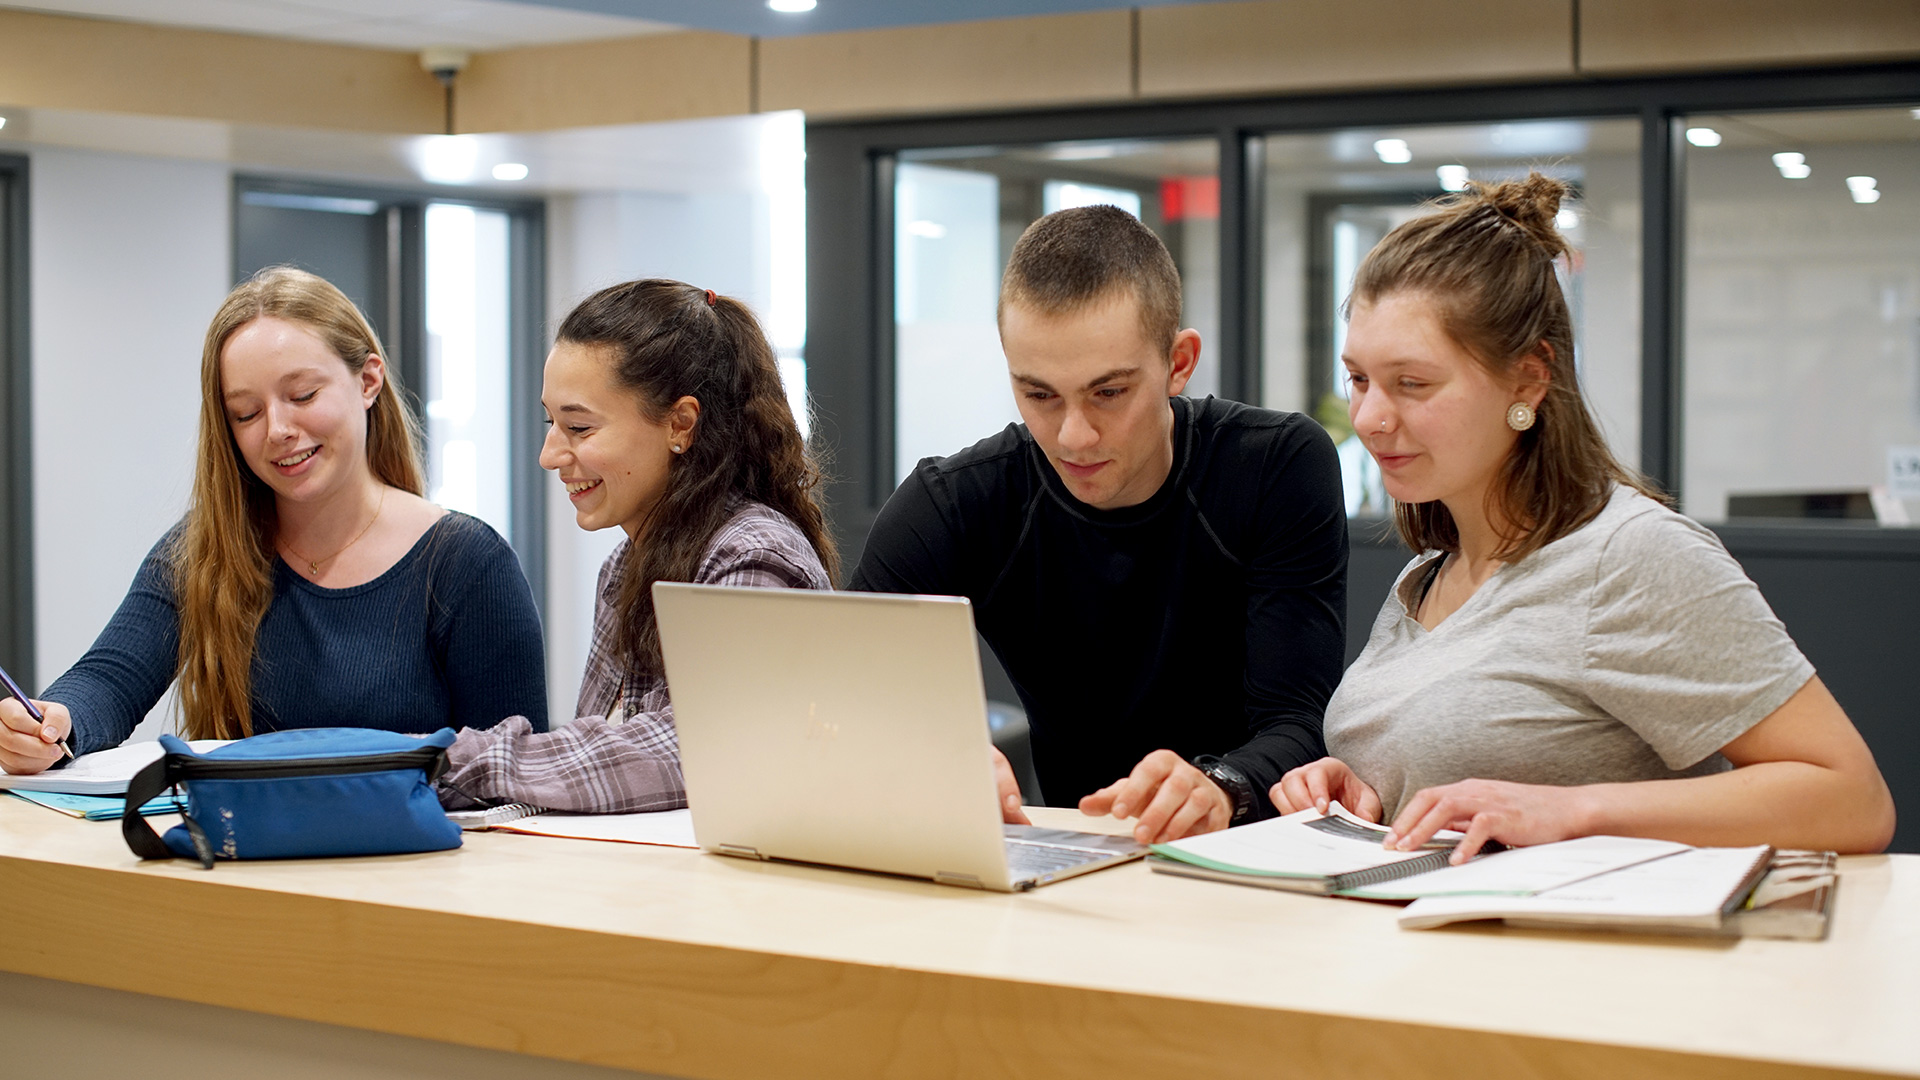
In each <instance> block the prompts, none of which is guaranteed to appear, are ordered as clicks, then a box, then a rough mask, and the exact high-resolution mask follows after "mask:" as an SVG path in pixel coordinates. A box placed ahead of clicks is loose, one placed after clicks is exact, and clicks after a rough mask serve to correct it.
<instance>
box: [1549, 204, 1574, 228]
mask: <svg viewBox="0 0 1920 1080" xmlns="http://www.w3.org/2000/svg"><path fill="white" fill-rule="evenodd" d="M1578 224H1580V211H1578V210H1575V209H1574V208H1573V207H1571V206H1563V207H1561V208H1560V212H1559V213H1557V214H1555V215H1553V227H1554V228H1556V229H1559V230H1560V231H1561V232H1566V231H1567V230H1569V229H1571V228H1573V227H1574V226H1576V225H1578Z"/></svg>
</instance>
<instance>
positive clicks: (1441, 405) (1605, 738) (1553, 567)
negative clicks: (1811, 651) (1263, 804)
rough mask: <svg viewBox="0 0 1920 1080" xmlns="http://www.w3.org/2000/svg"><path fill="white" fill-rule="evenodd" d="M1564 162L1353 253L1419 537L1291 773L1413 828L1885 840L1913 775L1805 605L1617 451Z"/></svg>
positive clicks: (1470, 840)
mask: <svg viewBox="0 0 1920 1080" xmlns="http://www.w3.org/2000/svg"><path fill="white" fill-rule="evenodd" d="M1566 192H1567V188H1566V186H1565V185H1564V184H1561V183H1560V182H1559V181H1556V180H1551V179H1548V178H1546V177H1543V176H1541V175H1539V174H1537V173H1536V174H1533V175H1532V176H1530V177H1528V179H1526V180H1524V181H1510V182H1507V183H1501V184H1496V185H1490V186H1483V185H1470V189H1469V190H1468V191H1467V192H1465V193H1463V194H1462V195H1459V196H1456V197H1454V198H1452V199H1451V200H1449V201H1448V202H1446V203H1444V204H1442V206H1441V207H1440V208H1439V209H1438V212H1436V213H1433V214H1430V215H1427V216H1424V217H1421V218H1417V219H1415V220H1413V221H1410V222H1408V223H1406V224H1404V225H1402V226H1401V227H1400V228H1398V229H1395V230H1394V231H1393V233H1391V234H1389V235H1388V237H1387V238H1386V239H1385V240H1383V241H1382V242H1381V243H1380V245H1379V246H1378V247H1377V248H1375V249H1374V250H1373V252H1372V253H1371V254H1369V255H1368V256H1367V258H1366V260H1365V261H1364V262H1363V263H1362V265H1361V268H1360V270H1359V272H1358V274H1356V276H1355V281H1354V286H1353V293H1352V300H1351V301H1350V308H1349V319H1350V323H1349V327H1348V331H1347V338H1346V345H1345V349H1344V351H1343V354H1342V357H1341V359H1342V360H1343V361H1344V362H1345V364H1346V366H1347V371H1348V374H1349V376H1350V377H1351V379H1352V394H1351V399H1350V408H1351V413H1352V417H1353V425H1354V430H1355V431H1356V432H1357V433H1358V434H1359V435H1360V436H1361V438H1362V439H1363V440H1364V441H1365V442H1366V445H1367V449H1368V450H1369V451H1370V452H1371V453H1372V454H1373V456H1374V458H1375V460H1376V461H1378V462H1379V463H1380V470H1381V474H1382V476H1383V478H1384V480H1385V485H1386V489H1387V492H1388V494H1390V495H1392V496H1393V497H1394V500H1395V502H1396V507H1395V517H1396V522H1397V524H1398V526H1399V529H1400V534H1401V536H1402V538H1403V539H1405V540H1406V541H1407V544H1408V546H1410V547H1412V548H1413V549H1414V550H1415V551H1420V552H1423V554H1421V555H1420V556H1418V557H1417V558H1415V559H1414V560H1413V561H1412V562H1411V563H1409V564H1408V566H1407V568H1406V569H1405V570H1404V571H1402V572H1401V575H1400V578H1399V580H1398V581H1397V582H1396V583H1395V584H1394V588H1393V592H1392V593H1391V594H1390V595H1389V596H1388V597H1387V602H1386V605H1385V607H1384V608H1383V609H1382V610H1381V612H1380V617H1379V618H1378V619H1377V620H1376V621H1375V623H1374V626H1373V631H1372V635H1371V636H1370V637H1369V639H1368V641H1367V647H1366V650H1365V651H1364V652H1362V653H1361V654H1360V658H1359V659H1358V660H1357V661H1355V662H1354V664H1353V666H1352V667H1351V668H1349V669H1348V670H1347V674H1346V677H1345V679H1344V680H1343V681H1342V683H1341V685H1340V688H1339V689H1338V690H1337V691H1336V692H1335V693H1334V695H1333V699H1332V701H1331V702H1329V703H1328V706H1327V717H1326V738H1327V749H1328V752H1329V755H1330V756H1328V757H1326V758H1323V759H1321V760H1320V761H1317V762H1314V763H1313V764H1310V765H1306V766H1303V767H1301V768H1298V769H1295V770H1293V771H1292V772H1289V773H1288V774H1287V775H1286V776H1285V777H1283V778H1282V779H1281V781H1280V783H1278V784H1276V785H1274V787H1273V790H1272V797H1273V802H1274V805H1275V806H1276V807H1277V808H1279V809H1280V811H1281V812H1283V813H1287V812H1292V811H1295V810H1300V809H1304V808H1307V807H1316V808H1319V809H1325V808H1326V805H1327V803H1328V802H1329V801H1331V800H1335V799H1337V800H1339V801H1340V802H1341V803H1343V804H1344V805H1346V806H1347V807H1348V808H1349V809H1352V810H1355V811H1356V812H1359V813H1361V814H1363V815H1366V816H1368V817H1371V818H1373V819H1375V820H1387V819H1390V820H1391V821H1392V829H1393V831H1392V833H1391V834H1390V836H1389V841H1388V842H1389V843H1390V844H1396V845H1397V846H1399V847H1400V848H1402V849H1406V850H1410V849H1412V848H1414V847H1417V846H1418V845H1420V844H1422V843H1424V842H1426V841H1427V840H1428V839H1429V838H1430V837H1431V836H1432V835H1433V834H1434V833H1435V832H1437V831H1438V830H1440V829H1443V828H1455V829H1462V830H1465V831H1466V833H1467V839H1466V841H1465V842H1464V843H1462V844H1461V845H1460V848H1459V850H1458V852H1457V853H1456V855H1455V860H1456V861H1464V860H1465V859H1467V858H1470V857H1471V856H1472V855H1473V853H1474V852H1476V851H1477V850H1479V848H1480V847H1481V845H1482V844H1483V843H1485V842H1486V841H1487V840H1498V841H1501V842H1503V843H1508V844H1536V843H1545V842H1547V841H1552V840H1564V839H1568V838H1571V837H1575V836H1585V835H1592V834H1598V833H1610V834H1615V835H1628V836H1653V837H1660V838H1665V839H1672V840H1680V841H1685V842H1688V843H1698V844H1756V843H1771V844H1774V845H1776V846H1780V847H1799V848H1820V849H1835V850H1840V851H1878V850H1880V849H1882V848H1884V847H1885V846H1886V844H1887V843H1888V841H1889V840H1890V839H1891V838H1892V835H1893V821H1894V811H1893V800H1892V797H1891V796H1890V795H1889V794H1888V792H1887V786H1886V782H1885V781H1884V780H1883V779H1882V778H1881V776H1880V771H1879V768H1878V767H1877V766H1876V765H1875V764H1874V761H1873V755H1872V753H1871V752H1870V751H1869V750H1868V749H1867V746H1866V743H1865V742H1864V741H1863V740H1862V739H1861V738H1860V735H1859V733H1858V732H1857V731H1855V730H1854V727H1853V724H1852V723H1851V722H1850V721H1849V720H1848V719H1847V716H1846V714H1845V713H1844V712H1843V711H1841V709H1840V706H1839V704H1838V703H1837V702H1836V701H1834V699H1833V695H1832V694H1830V693H1828V692H1827V689H1826V687H1825V686H1824V685H1823V684H1822V683H1821V681H1820V679H1819V677H1818V676H1816V675H1815V674H1814V671H1813V666H1812V665H1811V664H1809V663H1808V662H1807V660H1806V658H1805V657H1804V656H1802V655H1801V654H1800V650H1799V649H1797V648H1796V647H1795V646H1794V644H1793V641H1792V639H1790V638H1789V637H1788V636H1787V632H1786V628H1785V627H1783V626H1782V625H1781V624H1780V621H1779V620H1778V619H1776V618H1774V616H1773V612H1772V611H1771V610H1770V609H1769V608H1768V607H1767V604H1766V601H1765V600H1763V599H1762V598H1761V596H1760V591H1759V590H1758V589H1757V588H1755V587H1754V585H1753V582H1752V581H1750V580H1748V578H1747V576H1746V574H1745V573H1743V572H1742V571H1741V569H1740V566H1739V564H1738V563H1736V562H1734V560H1733V558H1732V556H1730V555H1728V554H1727V552H1726V549H1725V548H1723V547H1722V546H1721V545H1720V543H1719V541H1718V539H1717V538H1715V537H1714V535H1713V534H1712V533H1711V532H1709V531H1708V530H1706V529H1704V528H1702V527H1701V526H1699V525H1697V524H1695V523H1694V522H1693V521H1691V520H1689V519H1687V518H1685V517H1682V516H1681V515H1679V514H1676V513H1674V512H1673V511H1672V510H1670V509H1668V508H1667V506H1666V503H1665V500H1664V498H1663V497H1662V496H1660V495H1659V494H1658V493H1657V492H1655V491H1654V490H1653V489H1652V488H1651V487H1650V486H1649V485H1648V483H1647V482H1646V481H1645V480H1644V479H1642V478H1641V477H1639V476H1638V475H1636V474H1635V473H1633V472H1632V471H1631V470H1628V469H1626V468H1624V467H1622V466H1621V465H1620V464H1618V463H1617V462H1616V461H1615V460H1614V459H1613V456H1612V454H1611V453H1610V452H1609V451H1608V449H1607V446H1606V442H1605V440H1604V439H1603V438H1602V437H1601V435H1600V432H1599V429H1598V426H1597V425H1596V424H1595V423H1594V422H1593V419H1592V416H1591V414H1590V413H1589V412H1588V411H1587V408H1586V405H1585V403H1584V401H1583V400H1582V399H1581V396H1580V391H1579V386H1578V382H1577V379H1576V377H1575V369H1574V365H1573V334H1572V323H1571V320H1570V318H1569V316H1568V311H1567V306H1566V301H1565V299H1564V297H1563V296H1562V295H1561V292H1560V286H1559V282H1558V280H1557V278H1556V276H1555V271H1554V260H1555V259H1556V258H1558V257H1559V256H1561V255H1568V256H1572V254H1573V253H1572V251H1571V249H1570V248H1569V247H1568V246H1567V244H1566V241H1565V240H1564V239H1563V238H1562V237H1561V236H1560V234H1559V233H1558V232H1557V231H1556V230H1555V228H1554V225H1553V220H1554V215H1555V214H1556V212H1557V211H1558V209H1559V204H1560V200H1561V198H1562V197H1563V196H1564V195H1565V194H1566Z"/></svg>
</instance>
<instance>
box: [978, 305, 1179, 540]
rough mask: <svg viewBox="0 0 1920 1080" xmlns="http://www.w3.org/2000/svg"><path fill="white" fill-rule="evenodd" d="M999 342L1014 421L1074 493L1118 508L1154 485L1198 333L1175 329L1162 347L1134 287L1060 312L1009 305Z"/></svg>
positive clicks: (1166, 464)
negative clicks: (1015, 408)
mask: <svg viewBox="0 0 1920 1080" xmlns="http://www.w3.org/2000/svg"><path fill="white" fill-rule="evenodd" d="M1000 344H1001V347H1002V349H1004V350H1005V352H1006V354H1007V368H1008V373H1009V374H1010V375H1011V376H1012V379H1013V394H1014V399H1015V401H1016V403H1017V404H1018V405H1019V408H1020V418H1021V419H1022V420H1024V421H1026V424H1027V430H1028V431H1029V432H1030V433H1032V435H1033V439H1034V442H1036V443H1038V444H1039V446H1040V449H1041V451H1042V452H1043V453H1045V454H1046V455H1047V461H1048V462H1049V463H1050V464H1052V466H1053V468H1054V471H1055V472H1056V473H1058V474H1059V475H1060V479H1061V481H1062V482H1063V483H1065V484H1066V486H1067V490H1068V491H1069V492H1071V493H1072V495H1073V497H1074V498H1076V499H1079V500H1080V501H1081V502H1083V503H1086V504H1087V505H1088V506H1091V507H1093V508H1095V509H1098V510H1115V509H1119V508H1120V507H1124V506H1136V505H1138V504H1140V503H1143V502H1145V501H1147V500H1148V499H1149V498H1151V497H1152V496H1153V493H1154V492H1156V491H1158V490H1159V489H1160V485H1161V484H1162V483H1164V482H1165V481H1166V479H1167V474H1168V473H1169V472H1170V471H1172V468H1173V413H1172V410H1170V409H1168V408H1167V399H1168V398H1169V397H1172V396H1173V395H1175V394H1178V393H1179V392H1180V391H1181V390H1183V389H1185V387H1186V385H1187V380H1188V379H1190V378H1192V377H1193V369H1194V365H1195V363H1196V362H1198V360H1199V357H1200V335H1199V334H1198V333H1196V332H1194V331H1192V330H1182V331H1180V333H1179V334H1177V335H1176V336H1175V338H1174V343H1173V348H1172V349H1171V350H1169V351H1167V352H1162V351H1161V350H1160V349H1159V348H1158V347H1156V346H1155V345H1154V344H1153V343H1152V342H1150V341H1148V340H1147V336H1146V334H1145V332H1144V331H1143V330H1142V329H1141V324H1140V313H1139V305H1138V301H1136V300H1135V299H1134V296H1133V293H1132V291H1131V290H1117V291H1115V292H1114V293H1112V294H1110V295H1109V296H1108V297H1107V298H1105V299H1103V300H1100V301H1097V302H1095V303H1093V304H1090V305H1088V306H1086V307H1084V308H1082V309H1080V310H1078V311H1073V312H1068V313H1066V314H1050V313H1047V312H1042V311H1037V310H1034V309H1033V308H1030V307H1028V306H1026V305H1023V304H1018V303H1008V304H1007V305H1006V306H1005V308H1004V310H1003V311H1002V312H1001V317H1000Z"/></svg>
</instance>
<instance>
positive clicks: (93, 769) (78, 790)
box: [0, 739, 227, 795]
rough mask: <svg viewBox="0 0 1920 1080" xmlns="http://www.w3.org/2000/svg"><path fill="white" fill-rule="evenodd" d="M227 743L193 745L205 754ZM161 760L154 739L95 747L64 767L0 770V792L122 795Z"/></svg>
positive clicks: (197, 741) (196, 742)
mask: <svg viewBox="0 0 1920 1080" xmlns="http://www.w3.org/2000/svg"><path fill="white" fill-rule="evenodd" d="M225 745H227V740H225V739H195V740H193V743H192V746H193V748H194V749H195V750H197V751H200V752H201V753H205V752H206V751H208V750H211V749H213V748H214V747H216V746H225ZM158 760H160V744H159V743H157V742H137V743H126V744H124V745H121V746H116V747H114V748H113V749H111V750H96V751H94V752H93V753H91V754H82V755H80V756H79V757H77V758H75V759H73V761H72V762H71V763H69V764H68V765H67V767H66V768H64V769H48V770H47V771H46V772H43V773H34V774H33V775H31V776H14V775H13V774H11V773H0V791H56V792H61V793H64V794H67V795H125V794H126V793H127V784H128V783H130V782H131V781H132V780H133V775H134V774H135V773H137V772H139V771H140V770H141V769H144V768H146V767H147V766H148V765H149V764H151V763H152V762H155V761H158Z"/></svg>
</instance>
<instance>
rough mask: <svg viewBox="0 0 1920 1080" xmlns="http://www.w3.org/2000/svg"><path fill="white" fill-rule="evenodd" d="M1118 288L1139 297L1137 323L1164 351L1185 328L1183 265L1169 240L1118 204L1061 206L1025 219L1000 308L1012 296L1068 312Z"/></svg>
mask: <svg viewBox="0 0 1920 1080" xmlns="http://www.w3.org/2000/svg"><path fill="white" fill-rule="evenodd" d="M1116 289H1127V290H1130V291H1131V292H1132V293H1133V295H1134V296H1135V297H1136V298H1137V299H1138V300H1139V306H1140V329H1141V332H1142V333H1144V334H1145V335H1146V339H1147V341H1148V342H1149V343H1151V344H1152V345H1154V346H1155V347H1156V348H1158V349H1160V350H1161V351H1162V352H1163V353H1165V352H1170V351H1171V350H1172V349H1173V337H1174V335H1175V334H1177V333H1179V332H1180V271H1179V270H1178V269H1177V268H1175V267H1174V265H1173V256H1172V255H1170V254H1168V253H1167V245H1165V244H1163V243H1161V242H1160V238H1159V237H1158V236H1155V235H1154V234H1153V230H1152V229H1149V228H1147V227H1146V226H1145V225H1142V224H1141V223H1140V219H1139V218H1136V217H1134V216H1133V215H1132V214H1129V213H1127V212H1126V211H1125V210H1122V209H1120V208H1119V207H1117V206H1079V207H1074V208H1073V209H1070V210H1056V211H1054V212H1053V213H1051V214H1048V215H1047V216H1046V217H1043V218H1041V219H1040V220H1039V221H1036V222H1034V223H1033V224H1031V225H1029V226H1027V231H1026V232H1023V233H1021V234H1020V240H1019V242H1018V243H1016V244H1014V245H1013V255H1012V256H1011V257H1010V258H1008V260H1007V272H1006V275H1005V276H1004V277H1002V278H1001V279H1000V316H1001V317H1002V318H1004V317H1005V316H1006V311H1007V305H1008V304H1018V305H1020V306H1021V307H1024V308H1030V309H1032V310H1034V311H1038V312H1041V313H1042V314H1046V315H1070V314H1073V313H1074V312H1077V311H1080V310H1081V309H1083V308H1085V307H1087V306H1088V305H1091V304H1097V303H1100V302H1102V301H1104V300H1106V299H1107V298H1108V297H1109V296H1110V295H1112V294H1113V292H1114V290H1116Z"/></svg>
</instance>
